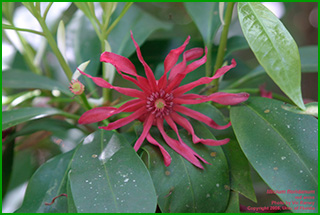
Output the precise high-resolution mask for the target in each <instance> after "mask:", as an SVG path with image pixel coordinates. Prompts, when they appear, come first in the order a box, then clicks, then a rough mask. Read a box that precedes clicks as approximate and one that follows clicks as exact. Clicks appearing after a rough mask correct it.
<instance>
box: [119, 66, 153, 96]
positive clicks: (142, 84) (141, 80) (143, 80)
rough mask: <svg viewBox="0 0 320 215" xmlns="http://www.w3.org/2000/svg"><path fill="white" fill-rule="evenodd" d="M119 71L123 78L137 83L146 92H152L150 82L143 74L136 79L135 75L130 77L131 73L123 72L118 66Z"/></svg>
mask: <svg viewBox="0 0 320 215" xmlns="http://www.w3.org/2000/svg"><path fill="white" fill-rule="evenodd" d="M117 71H118V73H119V74H120V75H121V76H122V78H124V79H126V80H128V81H131V82H132V83H134V84H135V85H137V86H138V87H139V88H140V89H141V90H143V91H144V92H146V93H151V90H150V89H149V83H148V80H147V79H146V78H144V77H141V76H136V77H137V79H138V80H137V79H134V78H133V77H130V76H129V75H125V74H123V73H122V72H121V71H120V70H119V69H118V68H117Z"/></svg>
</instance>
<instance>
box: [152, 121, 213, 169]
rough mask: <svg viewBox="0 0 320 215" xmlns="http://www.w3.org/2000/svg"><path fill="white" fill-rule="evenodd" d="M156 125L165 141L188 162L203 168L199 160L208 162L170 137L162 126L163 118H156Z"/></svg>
mask: <svg viewBox="0 0 320 215" xmlns="http://www.w3.org/2000/svg"><path fill="white" fill-rule="evenodd" d="M157 127H158V129H159V131H160V133H161V135H162V137H163V138H164V140H165V141H166V143H167V144H168V145H169V146H170V147H171V148H172V149H173V150H175V151H176V152H177V153H178V154H180V155H181V156H182V157H184V158H185V159H186V160H188V161H189V162H190V163H192V164H193V165H195V166H196V167H199V168H200V169H203V166H202V165H201V163H200V161H199V160H198V159H200V160H202V161H203V162H205V163H208V162H207V161H205V160H204V159H203V158H202V157H201V156H199V155H198V154H197V153H196V152H194V151H193V150H192V149H191V148H189V147H188V146H187V145H185V144H182V143H180V142H179V141H177V140H175V139H172V138H171V137H169V136H168V135H167V134H166V132H165V131H164V128H163V119H162V118H158V119H157Z"/></svg>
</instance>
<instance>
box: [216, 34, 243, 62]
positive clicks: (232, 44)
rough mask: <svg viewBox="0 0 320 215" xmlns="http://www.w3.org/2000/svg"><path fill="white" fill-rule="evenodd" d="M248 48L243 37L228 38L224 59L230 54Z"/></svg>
mask: <svg viewBox="0 0 320 215" xmlns="http://www.w3.org/2000/svg"><path fill="white" fill-rule="evenodd" d="M248 48H249V45H248V42H247V40H246V39H245V38H244V37H242V36H233V37H230V38H229V39H228V41H227V50H226V53H225V58H226V57H228V56H229V55H230V54H231V53H232V52H235V51H239V50H244V49H248ZM217 49H218V48H217Z"/></svg>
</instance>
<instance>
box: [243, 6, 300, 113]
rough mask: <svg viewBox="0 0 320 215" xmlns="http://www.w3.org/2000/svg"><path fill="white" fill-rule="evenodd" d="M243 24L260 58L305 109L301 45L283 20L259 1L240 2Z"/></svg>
mask: <svg viewBox="0 0 320 215" xmlns="http://www.w3.org/2000/svg"><path fill="white" fill-rule="evenodd" d="M238 15H239V21H240V25H241V28H242V31H243V34H244V36H245V37H246V39H247V41H248V43H249V46H250V48H251V50H252V51H253V53H254V54H255V56H256V58H257V60H258V61H259V63H260V64H261V66H263V67H264V69H265V70H266V72H267V73H268V75H269V76H270V77H271V78H272V80H273V81H274V82H275V83H276V84H277V85H278V86H279V88H280V89H281V90H282V91H283V92H284V93H285V94H286V95H287V96H288V97H289V98H290V99H291V100H292V101H293V102H294V103H295V104H296V105H297V106H299V107H300V108H301V109H304V108H305V106H304V103H303V100H302V95H301V62H300V55H299V51H298V47H297V44H296V43H295V41H294V39H293V38H292V36H291V35H290V33H289V32H288V31H287V29H286V28H285V27H284V25H283V24H282V23H281V21H280V20H279V19H278V18H277V17H276V16H275V15H274V14H273V13H272V12H271V11H269V10H268V9H267V8H266V7H265V6H263V5H262V4H261V3H258V2H240V3H239V4H238Z"/></svg>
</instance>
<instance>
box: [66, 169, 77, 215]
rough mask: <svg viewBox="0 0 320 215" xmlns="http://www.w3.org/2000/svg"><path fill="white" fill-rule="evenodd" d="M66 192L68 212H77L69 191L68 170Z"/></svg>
mask: <svg viewBox="0 0 320 215" xmlns="http://www.w3.org/2000/svg"><path fill="white" fill-rule="evenodd" d="M67 194H68V199H67V203H68V213H77V208H76V205H75V204H74V200H73V195H72V192H71V186H70V171H69V172H68V181H67Z"/></svg>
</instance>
